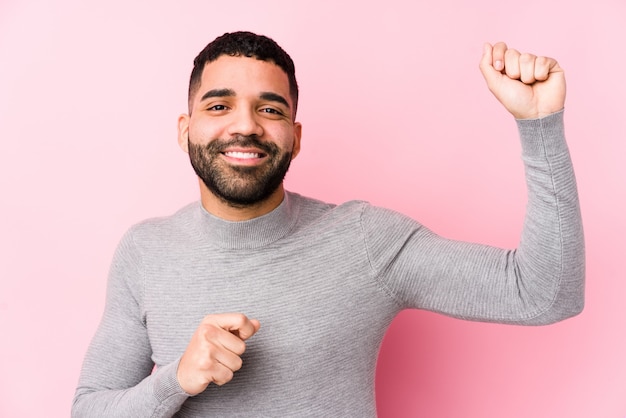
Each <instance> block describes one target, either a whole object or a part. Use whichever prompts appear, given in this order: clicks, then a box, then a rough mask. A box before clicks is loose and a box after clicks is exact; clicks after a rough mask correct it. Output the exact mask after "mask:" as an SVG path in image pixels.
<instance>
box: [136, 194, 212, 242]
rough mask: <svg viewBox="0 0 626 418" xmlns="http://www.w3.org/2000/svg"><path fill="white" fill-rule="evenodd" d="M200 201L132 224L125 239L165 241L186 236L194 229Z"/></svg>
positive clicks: (199, 209)
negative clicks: (165, 214) (171, 212)
mask: <svg viewBox="0 0 626 418" xmlns="http://www.w3.org/2000/svg"><path fill="white" fill-rule="evenodd" d="M200 211H201V206H200V202H198V201H196V202H193V203H190V204H187V205H185V206H184V207H182V208H181V209H179V210H178V211H176V212H175V213H173V214H171V215H168V216H162V217H154V218H148V219H145V220H143V221H141V222H139V223H136V224H134V225H133V226H131V227H130V228H129V230H128V231H127V232H126V234H125V238H126V239H131V240H133V241H135V242H144V243H145V242H150V241H161V242H163V241H167V240H171V239H172V238H175V237H177V236H186V235H188V234H190V233H191V234H192V233H193V231H194V230H196V229H197V228H196V225H197V219H198V217H199V215H200Z"/></svg>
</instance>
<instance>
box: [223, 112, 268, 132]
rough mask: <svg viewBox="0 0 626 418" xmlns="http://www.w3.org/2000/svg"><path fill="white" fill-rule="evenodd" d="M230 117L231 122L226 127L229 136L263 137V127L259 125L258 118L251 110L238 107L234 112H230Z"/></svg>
mask: <svg viewBox="0 0 626 418" xmlns="http://www.w3.org/2000/svg"><path fill="white" fill-rule="evenodd" d="M231 116H232V120H231V123H230V125H229V127H228V133H229V135H231V136H234V135H243V136H250V135H256V136H261V135H263V127H262V126H261V124H260V123H259V120H258V119H257V117H258V116H257V114H256V112H255V111H254V110H253V109H249V108H241V107H240V108H239V109H237V110H236V111H235V112H232V113H231Z"/></svg>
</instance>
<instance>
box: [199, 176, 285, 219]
mask: <svg viewBox="0 0 626 418" xmlns="http://www.w3.org/2000/svg"><path fill="white" fill-rule="evenodd" d="M199 182H200V200H201V202H202V206H203V207H204V209H205V210H206V211H207V212H209V213H210V214H211V215H213V216H216V217H218V218H221V219H224V220H225V221H233V222H238V221H247V220H249V219H254V218H258V217H259V216H263V215H265V214H267V213H269V212H271V211H273V210H274V209H276V208H277V207H278V205H280V204H281V202H282V201H283V198H284V195H285V190H284V188H283V185H282V184H281V185H280V186H278V188H277V189H276V190H275V191H274V193H272V194H271V195H270V196H269V197H268V198H267V199H265V200H263V201H261V202H258V203H254V204H251V205H248V206H243V207H241V206H233V205H231V204H229V203H228V202H225V201H224V200H222V199H220V198H219V197H217V196H215V195H214V194H213V193H212V192H211V191H210V190H209V189H208V188H207V187H206V185H205V184H204V183H203V182H202V180H200V179H199Z"/></svg>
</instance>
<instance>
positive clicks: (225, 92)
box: [200, 89, 237, 102]
mask: <svg viewBox="0 0 626 418" xmlns="http://www.w3.org/2000/svg"><path fill="white" fill-rule="evenodd" d="M236 95H237V94H236V93H235V90H233V89H213V90H209V91H207V92H206V93H204V94H203V95H202V98H201V99H200V101H201V102H202V101H204V100H206V99H208V98H210V97H231V96H236Z"/></svg>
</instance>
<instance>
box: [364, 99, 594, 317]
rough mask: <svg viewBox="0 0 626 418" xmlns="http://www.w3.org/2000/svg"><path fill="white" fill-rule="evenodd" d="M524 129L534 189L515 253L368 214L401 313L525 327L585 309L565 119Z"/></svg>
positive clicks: (374, 261)
mask: <svg viewBox="0 0 626 418" xmlns="http://www.w3.org/2000/svg"><path fill="white" fill-rule="evenodd" d="M517 125H518V130H519V133H520V137H521V141H522V158H523V161H524V164H525V172H526V182H527V188H528V204H527V209H526V217H525V220H524V226H523V230H522V234H521V239H520V242H519V246H518V247H517V249H512V250H508V249H501V248H495V247H491V246H487V245H481V244H472V243H466V242H459V241H453V240H449V239H445V238H443V237H440V236H438V235H436V234H434V233H433V232H432V231H430V230H428V229H427V228H425V227H424V226H422V225H420V224H418V223H417V222H415V221H413V220H412V219H409V218H407V217H404V216H402V215H399V214H395V213H391V212H390V211H386V210H383V209H379V208H374V207H371V206H369V207H367V208H366V209H365V210H364V213H363V228H364V234H365V239H366V246H367V248H368V254H369V256H370V263H371V266H372V269H373V272H374V274H375V275H376V277H377V278H378V280H379V281H380V283H381V285H382V286H383V287H384V288H385V289H386V291H387V292H388V293H389V294H391V295H392V296H393V297H394V298H395V299H396V301H397V302H398V304H399V306H400V307H401V308H419V309H427V310H431V311H434V312H439V313H442V314H445V315H449V316H453V317H457V318H461V319H467V320H474V321H485V322H499V323H509V324H520V325H544V324H550V323H554V322H557V321H560V320H563V319H565V318H568V317H571V316H573V315H576V314H578V313H580V312H581V311H582V308H583V303H584V277H585V255H584V239H583V229H582V221H581V215H580V209H579V203H578V194H577V189H576V181H575V178H574V172H573V168H572V163H571V159H570V156H569V151H568V149H567V145H566V142H565V137H564V128H563V111H561V112H558V113H555V114H552V115H549V116H546V117H544V118H540V119H532V120H518V121H517ZM381 225H385V228H384V231H385V233H384V235H382V236H381V235H380V231H381V229H382V228H381Z"/></svg>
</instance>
